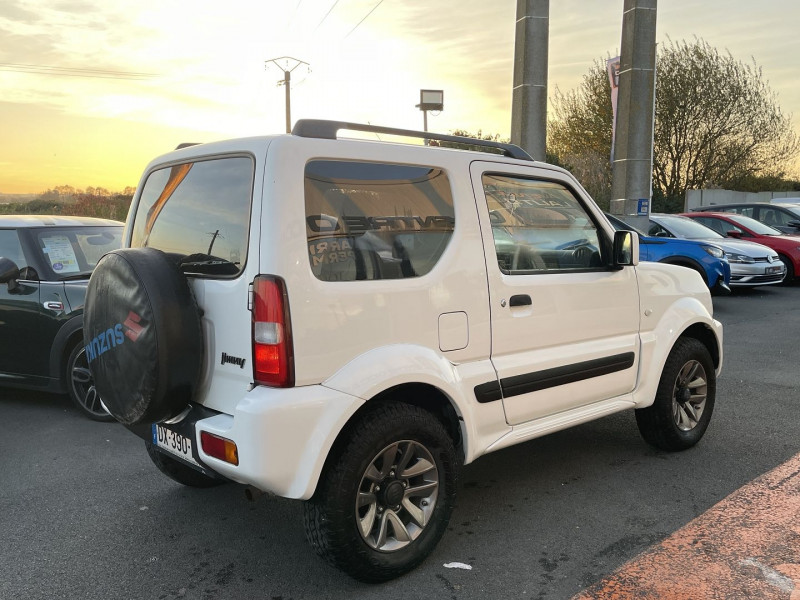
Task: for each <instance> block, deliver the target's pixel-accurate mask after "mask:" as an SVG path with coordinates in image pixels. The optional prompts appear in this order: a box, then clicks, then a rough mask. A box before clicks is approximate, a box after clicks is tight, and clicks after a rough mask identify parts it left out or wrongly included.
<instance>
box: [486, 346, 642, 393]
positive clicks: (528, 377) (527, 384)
mask: <svg viewBox="0 0 800 600" xmlns="http://www.w3.org/2000/svg"><path fill="white" fill-rule="evenodd" d="M635 362H636V354H634V353H633V352H624V353H622V354H615V355H613V356H605V357H603V358H595V359H592V360H586V361H582V362H579V363H574V364H571V365H564V366H561V367H554V368H552V369H544V370H542V371H533V372H531V373H524V374H522V375H514V376H513V377H505V378H503V379H501V380H499V381H489V382H487V383H482V384H480V385H477V386H475V399H476V400H477V401H478V402H480V403H481V404H485V403H487V402H494V401H496V400H500V399H501V398H512V397H514V396H520V395H522V394H528V393H530V392H538V391H541V390H546V389H549V388H553V387H558V386H561V385H566V384H568V383H575V382H577V381H584V380H585V379H592V378H594V377H601V376H602V375H609V374H611V373H616V372H617V371H624V370H626V369H630V368H631V367H632V366H633V364H634V363H635Z"/></svg>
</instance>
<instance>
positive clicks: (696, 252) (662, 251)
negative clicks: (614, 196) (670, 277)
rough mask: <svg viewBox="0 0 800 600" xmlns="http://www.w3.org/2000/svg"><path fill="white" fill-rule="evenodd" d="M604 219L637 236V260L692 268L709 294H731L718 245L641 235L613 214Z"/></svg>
mask: <svg viewBox="0 0 800 600" xmlns="http://www.w3.org/2000/svg"><path fill="white" fill-rule="evenodd" d="M606 217H608V220H609V221H610V222H611V225H612V226H613V227H614V229H627V230H628V231H633V232H635V233H636V234H637V235H638V236H639V258H640V259H641V260H646V261H650V262H661V263H667V264H671V265H680V266H682V267H688V268H690V269H694V270H695V271H697V272H698V273H700V275H702V276H703V279H704V280H705V282H706V284H708V288H709V289H710V290H711V293H712V294H729V293H730V292H731V289H730V287H729V284H730V281H731V266H730V264H729V263H728V261H727V260H726V259H725V253H724V252H723V251H722V249H721V248H719V247H718V246H715V245H713V244H709V243H708V242H698V241H694V240H685V239H679V238H668V237H653V236H649V235H645V234H643V233H642V232H641V231H637V230H636V229H635V228H634V227H632V226H630V225H628V224H627V223H625V222H624V221H621V220H620V219H618V218H616V217H614V216H613V215H609V214H606Z"/></svg>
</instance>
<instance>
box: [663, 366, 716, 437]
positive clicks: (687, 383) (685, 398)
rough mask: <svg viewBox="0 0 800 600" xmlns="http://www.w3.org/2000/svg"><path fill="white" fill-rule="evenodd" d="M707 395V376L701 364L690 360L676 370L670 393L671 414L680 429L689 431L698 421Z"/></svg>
mask: <svg viewBox="0 0 800 600" xmlns="http://www.w3.org/2000/svg"><path fill="white" fill-rule="evenodd" d="M707 397H708V377H707V376H706V370H705V368H703V365H702V364H701V363H700V362H699V361H696V360H690V361H688V362H687V363H686V364H685V365H683V368H681V370H680V371H679V372H678V376H677V377H676V379H675V386H674V388H673V394H672V416H673V418H674V419H675V424H676V425H677V426H678V429H680V430H681V431H691V430H692V429H694V428H695V427H696V426H697V424H698V423H699V422H700V419H701V417H702V416H703V411H704V410H705V406H706V399H707Z"/></svg>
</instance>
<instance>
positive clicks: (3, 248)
mask: <svg viewBox="0 0 800 600" xmlns="http://www.w3.org/2000/svg"><path fill="white" fill-rule="evenodd" d="M122 229H123V223H120V222H118V221H109V220H106V219H93V218H89V217H55V216H53V217H51V216H38V215H36V216H18V215H0V386H10V387H21V388H31V389H40V390H45V391H49V392H56V393H64V392H66V393H67V394H69V396H70V398H71V399H72V401H73V402H74V403H75V405H76V406H77V407H78V408H79V409H80V410H81V411H83V413H84V414H86V415H87V416H88V417H90V418H92V419H95V420H98V421H107V420H111V419H112V418H111V416H110V415H109V414H108V413H107V412H106V410H105V408H103V405H102V403H101V402H100V398H99V397H98V396H97V392H96V391H95V387H94V381H93V380H92V376H91V374H90V373H89V369H88V368H87V363H86V358H85V351H84V345H83V304H84V298H85V296H86V285H87V284H88V281H89V276H90V275H91V272H92V269H94V266H95V264H97V261H98V260H99V259H100V257H101V256H103V254H105V253H106V252H108V251H109V250H114V249H116V248H119V247H120V246H121V244H122Z"/></svg>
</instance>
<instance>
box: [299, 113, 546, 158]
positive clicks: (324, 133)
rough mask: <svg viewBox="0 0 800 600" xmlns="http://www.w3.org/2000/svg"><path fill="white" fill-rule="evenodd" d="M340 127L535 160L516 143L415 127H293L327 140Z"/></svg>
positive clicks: (302, 123)
mask: <svg viewBox="0 0 800 600" xmlns="http://www.w3.org/2000/svg"><path fill="white" fill-rule="evenodd" d="M340 129H346V130H349V131H366V132H369V133H384V134H386V135H400V136H404V137H414V138H422V139H426V140H438V141H442V142H454V143H458V144H469V145H470V146H484V147H486V148H493V149H495V150H500V151H501V152H502V154H503V155H504V156H507V157H509V158H517V159H519V160H533V158H532V157H531V155H530V154H528V153H527V152H525V150H523V149H522V148H520V147H519V146H516V145H514V144H504V143H502V142H493V141H491V140H479V139H477V138H470V137H463V136H460V135H443V134H441V133H431V132H430V131H414V130H413V129H396V128H394V127H381V126H379V125H363V124H361V123H347V122H345V121H326V120H321V119H300V120H298V121H297V122H296V123H295V124H294V127H293V128H292V135H296V136H299V137H306V138H321V139H326V140H335V139H337V134H338V132H339V130H340Z"/></svg>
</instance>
